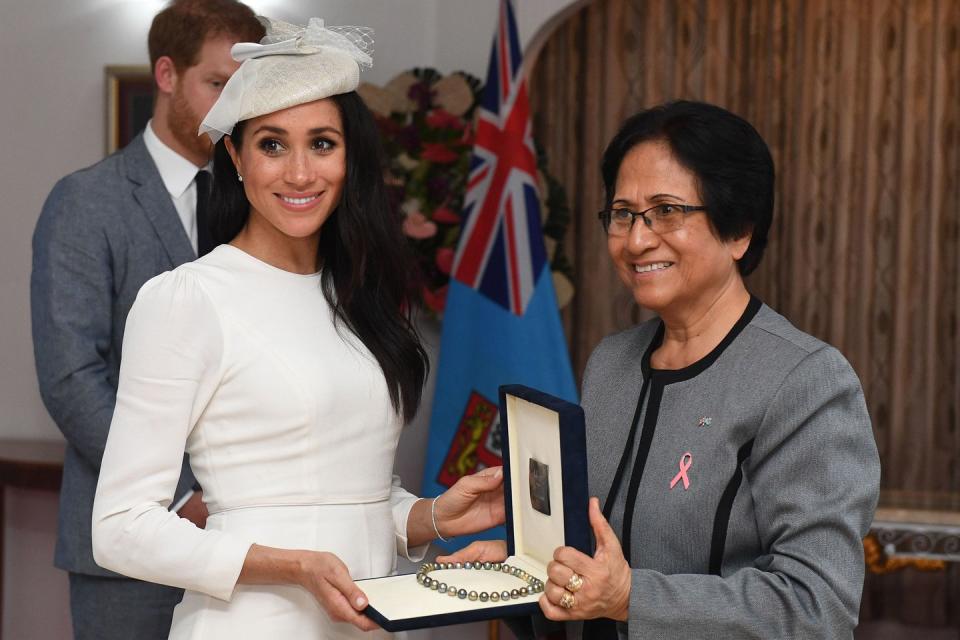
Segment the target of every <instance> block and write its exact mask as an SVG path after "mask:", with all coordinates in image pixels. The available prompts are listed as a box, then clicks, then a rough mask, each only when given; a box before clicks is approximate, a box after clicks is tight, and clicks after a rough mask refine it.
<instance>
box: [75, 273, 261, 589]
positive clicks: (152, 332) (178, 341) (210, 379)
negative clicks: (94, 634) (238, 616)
mask: <svg viewBox="0 0 960 640" xmlns="http://www.w3.org/2000/svg"><path fill="white" fill-rule="evenodd" d="M222 357H223V334H222V331H221V328H220V323H219V321H218V316H217V313H216V309H215V308H214V306H213V304H212V303H211V301H210V300H209V298H208V297H207V295H206V294H205V292H204V291H203V289H202V286H201V285H200V284H199V283H198V282H197V281H196V277H195V276H194V275H193V274H191V273H189V272H183V271H174V272H170V273H166V274H163V275H160V276H157V277H156V278H154V279H153V280H151V281H149V282H147V284H145V285H144V286H143V288H142V289H141V290H140V293H139V295H138V296H137V300H136V302H135V303H134V305H133V308H132V309H131V311H130V315H129V316H128V319H127V327H126V331H125V334H124V341H123V359H122V363H121V366H120V383H119V388H118V391H117V406H116V410H115V411H114V414H113V421H112V422H111V425H110V433H109V435H108V437H107V445H106V449H105V451H104V456H103V463H102V466H101V469H100V479H99V483H98V485H97V494H96V500H95V502H94V507H93V532H92V533H93V555H94V559H95V560H96V562H97V564H99V565H101V566H103V567H104V568H107V569H110V570H113V571H116V572H118V573H122V574H124V575H127V576H130V577H133V578H138V579H140V580H147V581H149V582H157V583H160V584H167V585H171V586H175V587H181V588H185V589H191V590H194V591H200V592H203V593H207V594H209V595H211V596H214V597H217V598H220V599H223V600H229V599H230V597H231V596H232V593H233V588H234V586H235V584H236V581H237V578H238V577H239V575H240V570H241V568H242V567H243V562H244V559H245V558H246V554H247V550H248V549H249V546H250V544H251V541H246V540H240V539H238V538H236V537H234V536H232V535H229V534H226V533H224V532H220V531H206V530H202V529H198V528H197V527H196V526H194V525H193V523H191V522H190V521H188V520H186V519H183V518H180V517H179V516H177V515H176V514H175V513H170V512H168V511H167V507H168V506H169V504H170V502H171V499H172V496H173V493H174V489H175V487H176V485H177V478H178V477H179V476H180V466H181V461H182V458H183V453H184V449H185V445H186V441H187V437H188V436H189V434H190V432H191V430H192V429H193V427H194V425H195V424H196V423H197V421H198V419H199V417H200V415H201V413H202V412H203V410H204V408H205V407H206V405H207V403H208V402H209V400H210V398H211V397H212V396H213V394H214V392H215V390H216V388H217V385H218V383H219V380H220V377H221V366H222Z"/></svg>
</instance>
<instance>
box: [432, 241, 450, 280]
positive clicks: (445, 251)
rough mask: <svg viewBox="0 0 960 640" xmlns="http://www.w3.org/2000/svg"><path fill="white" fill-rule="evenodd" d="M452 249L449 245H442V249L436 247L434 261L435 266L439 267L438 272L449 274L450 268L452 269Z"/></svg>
mask: <svg viewBox="0 0 960 640" xmlns="http://www.w3.org/2000/svg"><path fill="white" fill-rule="evenodd" d="M453 257H454V252H453V249H451V248H449V247H443V248H442V249H437V256H436V258H435V261H436V263H437V268H438V269H440V272H441V273H443V274H445V275H450V270H451V269H453Z"/></svg>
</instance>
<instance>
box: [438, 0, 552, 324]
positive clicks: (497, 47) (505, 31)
mask: <svg viewBox="0 0 960 640" xmlns="http://www.w3.org/2000/svg"><path fill="white" fill-rule="evenodd" d="M521 59H522V56H521V50H520V38H519V36H518V34H517V25H516V21H515V20H514V15H513V7H512V6H511V3H510V1H509V0H501V2H500V18H499V25H498V28H497V33H496V36H495V37H494V40H493V52H492V53H491V55H490V67H489V69H488V70H487V84H486V86H485V87H484V90H483V94H482V96H481V100H480V105H479V108H478V116H477V130H476V137H475V140H474V149H473V156H472V158H471V161H470V173H469V176H468V179H467V192H466V195H465V196H464V206H463V218H464V221H465V223H464V227H463V235H462V236H461V238H460V242H459V245H458V248H457V255H456V258H455V260H454V266H453V277H454V278H455V279H456V280H458V281H460V282H462V283H464V284H465V285H467V286H468V287H471V288H473V289H476V290H477V291H479V292H480V293H482V294H483V295H484V296H486V297H487V298H489V299H490V300H492V301H494V302H496V303H497V304H499V305H501V306H502V307H504V308H505V309H507V310H509V311H510V312H512V313H514V314H516V315H518V316H522V315H523V313H524V311H525V310H526V308H527V304H528V303H529V302H530V298H531V297H532V296H533V292H534V288H535V287H536V283H537V279H538V277H539V276H540V273H541V271H542V269H543V267H544V265H545V264H546V262H547V254H546V249H545V248H544V244H543V231H542V229H541V227H540V198H539V195H538V193H537V185H536V175H537V159H536V154H535V151H534V146H533V132H532V130H531V126H530V105H529V102H528V100H527V83H526V81H525V80H524V78H523V77H522V72H521V68H520V67H521Z"/></svg>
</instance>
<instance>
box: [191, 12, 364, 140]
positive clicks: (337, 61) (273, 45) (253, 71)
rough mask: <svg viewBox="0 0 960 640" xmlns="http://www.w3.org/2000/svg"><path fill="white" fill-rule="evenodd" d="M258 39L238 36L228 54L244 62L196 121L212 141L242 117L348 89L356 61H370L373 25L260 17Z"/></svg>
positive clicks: (355, 81)
mask: <svg viewBox="0 0 960 640" xmlns="http://www.w3.org/2000/svg"><path fill="white" fill-rule="evenodd" d="M259 19H260V21H261V22H262V23H263V25H264V27H266V35H265V36H264V37H263V39H262V40H261V41H260V43H259V44H257V43H254V42H238V43H237V44H235V45H233V48H232V49H230V55H231V56H233V59H234V60H236V61H237V62H242V63H243V64H241V65H240V68H239V69H237V71H236V73H234V74H233V75H232V76H231V77H230V80H229V81H228V82H227V84H226V85H225V86H224V88H223V91H222V92H221V93H220V97H219V98H218V99H217V101H216V103H214V105H213V108H211V109H210V112H209V113H207V116H206V117H205V118H204V119H203V122H202V123H201V124H200V132H199V134H198V135H203V134H204V133H206V134H207V135H209V136H210V140H212V141H213V143H214V144H216V143H217V141H219V140H220V138H222V137H223V136H225V135H230V134H231V133H233V127H234V126H235V125H236V124H237V123H238V122H240V121H241V120H249V119H250V118H256V117H257V116H262V115H264V114H267V113H273V112H274V111H280V110H281V109H286V108H288V107H293V106H296V105H298V104H304V103H307V102H313V101H314V100H320V99H322V98H328V97H330V96H335V95H339V94H341V93H348V92H350V91H353V90H354V89H356V88H357V85H359V84H360V67H361V66H364V67H370V66H373V58H372V57H371V55H372V53H373V30H372V29H368V28H366V27H327V26H324V24H323V20H320V19H319V18H311V19H310V22H309V23H308V24H307V26H305V27H301V26H297V25H294V24H290V23H287V22H283V21H280V20H271V19H269V18H264V17H260V18H259Z"/></svg>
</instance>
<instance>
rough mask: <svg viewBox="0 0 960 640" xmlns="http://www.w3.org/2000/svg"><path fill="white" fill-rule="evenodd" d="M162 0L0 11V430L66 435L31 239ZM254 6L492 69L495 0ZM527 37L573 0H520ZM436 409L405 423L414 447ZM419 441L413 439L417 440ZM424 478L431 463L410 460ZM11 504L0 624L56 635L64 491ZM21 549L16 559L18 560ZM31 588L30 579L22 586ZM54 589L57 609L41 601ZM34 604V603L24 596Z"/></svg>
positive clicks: (1, 433)
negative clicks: (50, 372)
mask: <svg viewBox="0 0 960 640" xmlns="http://www.w3.org/2000/svg"><path fill="white" fill-rule="evenodd" d="M164 4H165V3H164V2H162V1H161V0H31V1H30V2H17V1H16V0H3V1H2V4H0V6H2V9H3V18H2V19H0V42H3V43H4V45H3V50H4V55H2V56H0V82H2V86H3V89H2V99H0V123H2V125H0V126H2V129H3V135H2V139H3V140H4V142H5V144H6V146H5V147H4V152H3V153H2V154H0V194H2V201H0V301H2V303H0V354H2V356H0V438H43V439H59V438H60V437H61V436H60V434H59V432H58V431H57V429H56V427H55V426H54V425H53V423H52V422H51V420H50V418H49V416H48V415H47V413H46V411H45V409H44V408H43V405H42V403H41V401H40V397H39V393H38V391H37V383H36V377H35V372H34V365H33V355H32V344H31V338H30V305H29V277H30V260H31V249H30V238H31V234H32V232H33V227H34V224H35V223H36V219H37V216H38V214H39V212H40V208H41V206H42V204H43V201H44V199H45V198H46V195H47V193H48V192H49V191H50V189H51V187H52V186H53V184H54V182H55V181H56V180H57V179H59V178H60V177H61V176H63V175H65V174H67V173H69V172H71V171H73V170H76V169H78V168H80V167H84V166H87V165H89V164H92V163H94V162H96V161H97V160H99V159H100V158H101V157H102V156H103V150H104V130H105V123H104V112H105V108H104V83H103V67H104V66H105V65H108V64H146V63H147V52H146V33H147V30H148V28H149V25H150V20H151V19H152V17H153V15H154V14H155V13H156V12H157V11H158V10H159V9H160V8H161V7H162V6H164ZM248 4H250V6H252V7H253V8H254V9H255V10H256V11H257V12H259V13H263V14H265V15H270V16H274V17H278V18H281V19H286V20H289V21H292V22H304V21H305V20H306V18H308V17H310V16H313V15H318V16H320V17H323V18H324V19H325V20H327V22H328V23H329V24H359V25H366V26H370V27H373V28H374V29H375V30H376V45H375V54H374V60H375V64H374V68H373V69H372V70H370V71H368V72H364V79H365V80H367V81H370V82H374V83H378V84H383V83H385V82H386V81H388V80H389V79H390V78H391V77H393V76H394V75H395V74H396V73H398V72H400V71H403V70H406V69H409V68H412V67H415V66H434V67H436V68H438V69H439V70H441V71H443V72H445V73H446V72H450V71H456V70H465V71H469V72H470V73H473V74H474V75H476V76H478V77H481V78H482V77H483V75H484V73H485V71H486V66H487V57H488V55H489V52H490V44H491V41H492V37H493V30H494V26H495V21H496V16H497V6H498V3H497V1H496V0H250V2H248ZM515 4H516V5H517V6H516V10H517V21H518V27H519V29H520V33H521V39H522V40H523V42H524V43H525V44H526V43H528V42H530V41H531V39H532V38H533V37H534V35H535V34H536V33H537V32H538V31H539V29H540V28H541V27H542V26H543V25H544V24H545V23H547V21H548V20H550V18H551V17H552V16H555V15H556V14H558V13H559V12H561V11H562V10H563V9H564V8H566V7H569V6H570V5H572V4H574V1H573V0H515ZM426 423H427V418H426V416H423V417H421V419H420V420H419V421H418V424H417V425H416V428H414V429H411V430H410V431H409V434H410V435H409V436H407V437H408V439H410V440H411V443H410V444H408V445H406V446H404V445H402V450H403V451H404V452H405V453H408V454H409V453H414V454H415V453H416V452H417V450H418V449H419V448H420V446H419V443H420V442H422V439H423V437H424V429H425V425H426ZM414 442H415V444H414ZM405 460H406V462H405V463H404V464H405V466H406V468H405V469H403V471H404V472H405V473H404V475H408V476H409V477H410V478H411V482H410V484H412V485H416V486H419V469H420V468H422V461H421V460H417V459H414V458H411V457H409V456H405ZM7 497H8V499H7V505H6V516H7V518H6V544H5V547H6V549H5V551H6V553H5V557H6V558H7V559H8V562H7V566H6V570H5V575H4V576H3V579H4V585H5V588H4V601H5V602H4V613H5V619H4V625H3V629H0V632H2V636H3V637H7V638H40V637H43V638H60V637H67V636H68V635H69V632H68V631H67V628H66V627H65V626H64V625H65V624H67V623H66V620H67V617H66V614H65V611H66V606H67V605H66V603H67V595H66V593H67V590H66V580H65V578H64V576H63V575H62V574H61V573H60V572H57V571H55V570H53V569H52V568H51V567H50V566H49V559H50V558H51V557H52V553H53V552H52V544H53V527H55V522H56V521H55V509H56V500H55V499H52V497H51V496H44V495H41V494H36V493H34V492H25V491H12V490H11V491H9V492H8V496H7ZM11 558H13V559H15V560H10V559H11ZM27 584H29V585H30V587H29V589H25V588H24V585H27ZM35 593H43V594H46V601H47V602H48V603H49V604H50V607H52V608H53V609H55V610H56V611H57V614H56V615H51V613H50V611H49V610H47V608H45V607H37V606H34V604H33V603H35V602H36V599H35V598H34V596H32V595H30V594H34V595H35ZM28 605H29V606H28Z"/></svg>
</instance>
